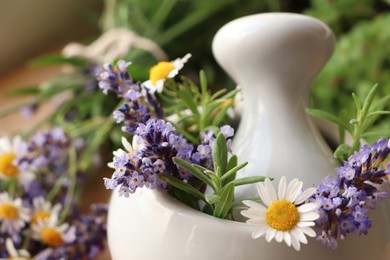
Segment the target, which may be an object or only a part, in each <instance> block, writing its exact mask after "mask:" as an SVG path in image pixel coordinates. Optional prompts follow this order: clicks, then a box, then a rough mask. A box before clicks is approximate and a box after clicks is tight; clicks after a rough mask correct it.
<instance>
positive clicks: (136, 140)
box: [107, 135, 145, 169]
mask: <svg viewBox="0 0 390 260" xmlns="http://www.w3.org/2000/svg"><path fill="white" fill-rule="evenodd" d="M121 140H122V145H123V147H124V148H125V150H126V151H124V150H123V149H121V148H119V149H118V150H116V151H114V152H113V155H114V161H115V157H120V156H121V155H122V154H124V153H127V154H129V155H132V154H134V151H139V150H142V149H143V148H144V146H145V145H143V141H142V138H141V137H140V136H138V135H134V136H133V142H132V144H130V142H129V141H128V140H127V139H126V137H124V136H122V139H121ZM107 166H108V167H110V168H112V169H115V164H114V162H110V163H107Z"/></svg>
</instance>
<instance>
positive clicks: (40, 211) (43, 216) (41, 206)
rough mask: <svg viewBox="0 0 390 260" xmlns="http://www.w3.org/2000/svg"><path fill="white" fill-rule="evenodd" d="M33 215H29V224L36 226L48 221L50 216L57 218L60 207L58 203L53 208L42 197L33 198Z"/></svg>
mask: <svg viewBox="0 0 390 260" xmlns="http://www.w3.org/2000/svg"><path fill="white" fill-rule="evenodd" d="M33 206H34V207H33V213H32V215H31V223H33V224H38V222H39V221H41V220H48V219H50V217H51V216H53V215H55V216H58V215H59V213H60V211H61V205H60V204H59V203H57V204H55V205H54V206H52V205H51V203H50V201H47V200H45V199H44V198H43V197H35V198H34V200H33Z"/></svg>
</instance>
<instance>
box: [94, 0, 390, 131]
mask: <svg viewBox="0 0 390 260" xmlns="http://www.w3.org/2000/svg"><path fill="white" fill-rule="evenodd" d="M261 12H294V13H303V14H307V15H310V16H313V17H316V18H318V19H320V20H322V21H323V22H325V23H326V24H328V25H329V27H330V28H331V29H332V30H333V32H334V33H335V36H336V39H337V45H336V51H335V53H334V54H333V56H332V58H331V60H330V61H329V62H328V64H327V65H326V66H325V68H324V69H323V70H322V72H321V73H320V75H319V76H318V77H317V79H316V80H315V82H314V83H313V88H312V94H311V100H310V105H311V106H312V107H316V108H320V109H323V110H326V111H329V112H332V113H335V114H337V113H340V111H341V110H342V109H343V108H346V110H347V113H351V112H352V111H353V107H354V104H353V101H352V98H351V93H352V92H355V93H356V94H357V95H358V96H359V97H362V98H364V97H365V96H366V95H367V93H368V91H369V89H370V88H371V87H372V86H373V85H374V84H376V83H379V85H380V89H379V91H378V93H379V95H378V96H382V97H383V96H385V95H389V94H390V73H389V72H390V1H389V0H387V1H386V0H359V1H356V0H343V1H336V0H333V1H332V0H311V1H309V0H279V1H271V0H268V1H267V0H256V1H254V0H240V1H238V0H224V1H222V0H214V1H209V0H196V1H189V0H163V1H144V0H107V1H105V11H104V14H103V16H102V18H101V20H100V25H101V29H102V30H103V31H105V30H108V29H110V28H113V27H118V26H119V27H126V28H129V29H131V30H133V31H135V32H137V33H138V34H140V35H142V36H144V37H147V38H150V39H152V40H154V41H155V42H157V43H158V44H160V45H161V46H162V47H163V49H164V50H165V51H166V52H167V54H168V56H169V57H170V58H171V59H174V58H176V57H181V56H183V55H184V54H185V53H188V52H190V53H192V54H193V58H192V59H191V63H190V66H187V72H186V73H187V74H190V75H191V74H193V75H194V76H195V77H196V75H197V71H198V70H200V69H203V70H205V71H206V74H207V77H208V80H209V82H211V84H212V85H213V86H215V87H216V88H221V87H228V88H231V87H233V86H234V84H233V83H232V82H231V81H230V80H229V79H228V78H227V77H226V75H225V73H224V72H222V71H221V69H219V67H218V65H217V64H216V63H215V61H214V59H213V56H212V53H211V42H212V39H213V36H214V35H215V33H216V32H217V30H218V29H219V28H220V27H221V26H223V25H224V24H225V23H227V22H228V21H231V20H233V19H235V18H238V17H241V16H245V15H249V14H255V13H261ZM140 57H142V55H141V56H140ZM188 67H190V71H189V69H188ZM379 122H380V123H379V124H378V126H377V127H378V128H383V127H385V128H389V127H390V122H389V120H387V121H385V120H379Z"/></svg>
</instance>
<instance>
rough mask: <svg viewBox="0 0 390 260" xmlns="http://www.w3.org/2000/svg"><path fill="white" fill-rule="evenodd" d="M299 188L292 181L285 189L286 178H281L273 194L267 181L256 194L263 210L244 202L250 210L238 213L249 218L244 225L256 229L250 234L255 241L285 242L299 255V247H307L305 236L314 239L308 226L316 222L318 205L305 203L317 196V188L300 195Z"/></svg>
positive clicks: (300, 189)
mask: <svg viewBox="0 0 390 260" xmlns="http://www.w3.org/2000/svg"><path fill="white" fill-rule="evenodd" d="M302 185H303V183H302V182H301V181H298V179H293V180H292V181H291V182H290V183H289V184H288V185H287V183H286V177H285V176H283V177H282V178H281V179H280V182H279V188H278V193H276V191H275V189H274V186H273V185H272V183H271V181H270V179H268V178H267V179H266V180H265V181H264V183H259V186H258V192H259V195H260V198H261V200H262V201H263V203H264V204H265V206H263V205H261V204H259V203H256V202H253V201H250V200H244V201H243V203H244V204H245V205H247V206H248V207H249V209H247V210H243V211H241V214H242V215H243V216H245V217H247V218H248V220H247V221H246V222H247V223H249V224H253V225H256V228H255V230H254V231H253V233H252V237H253V238H254V239H256V238H259V237H261V236H263V235H265V239H266V240H267V242H271V240H272V239H274V238H275V240H276V241H277V242H282V241H283V240H284V241H285V242H286V244H287V245H288V246H291V245H292V246H293V247H294V249H295V250H297V251H299V250H300V243H303V244H306V243H307V238H306V236H305V235H307V236H309V237H315V235H316V233H315V231H314V230H313V229H312V228H311V226H314V225H315V223H314V221H315V220H316V219H317V218H319V214H318V207H319V205H318V204H316V203H305V202H306V200H307V199H308V198H310V197H311V196H312V195H313V194H314V193H315V192H316V188H308V189H306V190H305V191H303V192H302Z"/></svg>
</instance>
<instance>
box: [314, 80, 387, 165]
mask: <svg viewBox="0 0 390 260" xmlns="http://www.w3.org/2000/svg"><path fill="white" fill-rule="evenodd" d="M378 89H379V87H378V85H375V86H374V87H372V88H371V90H370V91H369V93H368V94H367V96H366V98H365V99H364V102H363V103H361V101H360V99H359V98H358V96H357V95H356V94H355V93H352V98H353V101H354V104H355V115H354V117H352V118H350V119H349V120H347V121H345V116H344V115H341V116H339V117H338V116H335V115H333V114H331V113H328V112H325V111H322V110H318V109H308V110H307V111H308V113H309V114H311V115H312V116H317V117H321V118H324V119H327V120H329V121H332V122H333V123H336V124H337V125H338V126H339V128H340V131H339V133H340V138H339V139H340V145H339V147H338V148H337V149H336V151H335V152H334V156H335V157H336V158H338V159H339V160H340V161H345V160H346V159H347V158H348V157H349V156H350V155H351V154H352V153H353V152H354V151H357V150H358V149H359V146H360V143H361V142H362V141H363V139H366V138H368V137H373V136H374V137H375V138H376V139H377V138H379V137H382V138H384V137H390V130H389V129H388V128H387V129H381V130H380V131H372V127H373V125H374V124H375V121H376V120H377V119H378V118H379V117H380V116H382V115H389V114H390V111H387V110H383V109H384V108H385V107H386V105H388V104H389V100H390V95H387V96H385V97H383V98H381V99H379V100H376V101H375V102H374V98H375V95H376V94H377V92H378ZM345 131H347V132H348V133H349V134H350V135H351V137H352V142H351V144H346V143H344V132H345Z"/></svg>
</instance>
